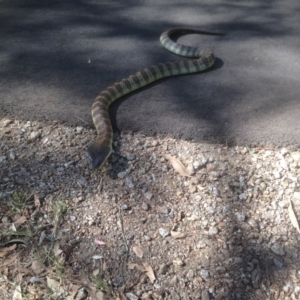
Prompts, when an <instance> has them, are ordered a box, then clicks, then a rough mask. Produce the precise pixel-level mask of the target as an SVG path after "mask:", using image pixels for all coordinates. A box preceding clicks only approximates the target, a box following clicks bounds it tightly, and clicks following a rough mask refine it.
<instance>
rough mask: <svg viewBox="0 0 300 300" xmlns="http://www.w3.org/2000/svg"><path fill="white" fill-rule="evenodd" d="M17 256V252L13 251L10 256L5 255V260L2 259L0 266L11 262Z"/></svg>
mask: <svg viewBox="0 0 300 300" xmlns="http://www.w3.org/2000/svg"><path fill="white" fill-rule="evenodd" d="M18 256H19V253H14V254H12V255H11V256H9V257H7V258H6V259H5V260H3V261H2V264H0V268H3V267H4V266H8V265H10V264H12V263H13V262H14V261H15V260H16V259H17V257H18Z"/></svg>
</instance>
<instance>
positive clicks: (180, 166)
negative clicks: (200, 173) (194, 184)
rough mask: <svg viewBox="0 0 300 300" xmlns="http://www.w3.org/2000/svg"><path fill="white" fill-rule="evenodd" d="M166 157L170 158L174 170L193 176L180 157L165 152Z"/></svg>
mask: <svg viewBox="0 0 300 300" xmlns="http://www.w3.org/2000/svg"><path fill="white" fill-rule="evenodd" d="M165 158H166V159H168V160H169V162H170V163H171V165H172V166H173V168H174V170H175V171H177V172H178V173H179V174H180V175H182V176H187V177H192V176H191V175H190V174H189V173H188V171H187V169H186V167H185V166H184V165H183V164H182V162H181V161H180V160H179V159H178V158H176V157H174V156H172V155H170V154H165Z"/></svg>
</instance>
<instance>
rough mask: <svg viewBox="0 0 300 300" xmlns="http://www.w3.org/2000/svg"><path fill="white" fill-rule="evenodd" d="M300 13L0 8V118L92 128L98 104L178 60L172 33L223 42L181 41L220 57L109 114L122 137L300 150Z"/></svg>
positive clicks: (192, 6)
mask: <svg viewBox="0 0 300 300" xmlns="http://www.w3.org/2000/svg"><path fill="white" fill-rule="evenodd" d="M299 16H300V3H299V1H297V0H290V1H282V0H280V1H272V0H269V1H263V0H257V1H229V0H228V1H218V0H204V1H170V0H160V1H157V0H156V1H154V0H149V1H113V0H109V1H100V0H98V1H96V0H93V1H92V0H81V1H79V0H77V1H65V0H61V1H58V0H57V1H55V0H54V1H46V0H45V1H33V0H32V1H26V0H15V1H12V0H2V1H1V2H0V91H1V94H0V95H1V96H0V97H1V99H0V117H3V116H7V115H9V116H11V117H14V118H16V119H23V120H24V119H25V120H27V119H31V120H47V119H50V120H59V121H63V122H66V123H68V124H72V125H74V124H78V125H82V126H93V125H92V119H91V116H90V110H91V105H92V102H93V100H94V98H95V97H96V96H97V94H98V93H99V92H100V91H101V90H103V89H105V88H106V87H107V86H109V85H110V84H112V83H114V82H115V81H119V80H121V79H122V78H124V77H127V76H129V75H131V74H133V73H135V72H136V71H138V70H140V69H141V68H143V67H147V66H151V65H154V64H157V63H159V62H166V61H170V60H180V59H182V58H180V57H177V56H176V55H173V54H171V53H169V52H168V51H166V50H165V49H164V48H163V47H162V46H161V45H160V43H159V36H160V34H161V33H162V32H163V31H164V30H166V29H169V28H172V27H178V26H185V27H186V26H189V27H195V28H200V29H203V30H212V31H224V32H226V35H225V36H222V37H212V36H204V35H185V36H181V37H179V39H178V41H179V42H180V43H183V44H187V45H194V46H203V47H208V48H211V49H213V50H214V52H215V55H216V56H217V58H218V59H217V62H216V65H215V66H214V67H213V68H212V69H211V70H210V71H207V72H204V73H200V74H194V75H187V76H179V77H173V78H169V79H165V80H162V81H159V82H157V83H155V84H152V85H151V86H149V87H146V88H144V89H142V90H140V91H138V92H135V93H133V94H131V95H129V96H126V97H124V98H123V99H122V100H120V101H118V102H117V103H115V104H114V105H113V106H112V109H111V116H112V118H113V120H114V121H113V123H114V128H115V129H117V130H133V131H140V132H143V133H145V134H147V135H153V134H155V133H164V134H167V135H168V136H172V137H182V138H186V139H194V140H196V141H202V140H216V141H222V142H228V143H231V142H234V143H237V144H239V145H242V144H244V145H254V144H261V145H265V146H288V145H293V146H299V144H300V99H299V95H300V82H299V79H300V70H299V68H300V61H299V56H300V55H299V49H300V48H299V47H300V39H299V30H300V18H299Z"/></svg>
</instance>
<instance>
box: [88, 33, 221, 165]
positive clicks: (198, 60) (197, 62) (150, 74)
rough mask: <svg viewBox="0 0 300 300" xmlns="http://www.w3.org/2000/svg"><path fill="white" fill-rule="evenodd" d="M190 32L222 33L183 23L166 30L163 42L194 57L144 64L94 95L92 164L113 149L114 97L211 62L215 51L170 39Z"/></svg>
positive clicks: (102, 161)
mask: <svg viewBox="0 0 300 300" xmlns="http://www.w3.org/2000/svg"><path fill="white" fill-rule="evenodd" d="M190 33H198V34H207V35H223V34H224V33H220V32H212V31H204V30H200V29H194V28H183V27H178V28H173V29H170V30H167V31H165V32H163V33H162V34H161V36H160V43H161V44H162V46H163V47H164V48H166V49H167V50H169V51H170V52H172V53H174V54H176V55H179V56H183V57H188V58H193V59H188V60H181V61H173V62H166V63H159V64H157V65H154V66H151V67H149V68H145V69H143V70H141V71H139V72H137V73H136V74H134V75H131V76H129V77H127V78H125V79H122V80H121V81H119V82H115V83H114V84H112V85H111V86H109V87H107V88H106V89H105V90H103V91H102V92H101V93H100V94H99V95H98V96H97V97H96V98H95V100H94V102H93V105H92V119H93V123H94V126H95V128H96V131H97V138H96V139H95V141H94V142H93V143H92V144H90V145H89V146H88V149H87V152H88V156H89V158H90V162H91V166H92V168H94V169H96V168H101V167H102V166H103V165H104V163H105V162H106V161H107V159H108V157H109V156H110V155H111V153H112V149H113V148H112V143H113V128H112V124H111V121H110V117H109V111H108V109H109V106H110V105H111V104H112V103H113V102H114V101H116V100H117V99H119V98H121V97H122V96H124V95H126V94H129V93H131V92H133V91H135V90H138V89H140V88H142V87H144V86H146V85H148V84H150V83H152V82H154V81H157V80H159V79H162V78H166V77H171V76H177V75H184V74H192V73H198V72H201V71H204V70H207V69H209V68H210V67H212V66H213V65H214V63H215V55H214V53H213V52H212V51H211V50H210V49H206V48H200V47H191V46H186V45H182V44H179V43H177V42H174V41H173V40H172V39H171V37H172V36H174V35H177V34H190Z"/></svg>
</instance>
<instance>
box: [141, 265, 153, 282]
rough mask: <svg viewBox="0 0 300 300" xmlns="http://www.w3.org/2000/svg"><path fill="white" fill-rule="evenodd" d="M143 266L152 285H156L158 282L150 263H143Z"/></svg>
mask: <svg viewBox="0 0 300 300" xmlns="http://www.w3.org/2000/svg"><path fill="white" fill-rule="evenodd" d="M143 266H144V268H145V270H146V275H147V276H148V278H149V279H150V281H151V283H154V281H155V280H156V278H155V275H154V272H153V269H152V267H151V266H150V265H149V264H148V263H143Z"/></svg>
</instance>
